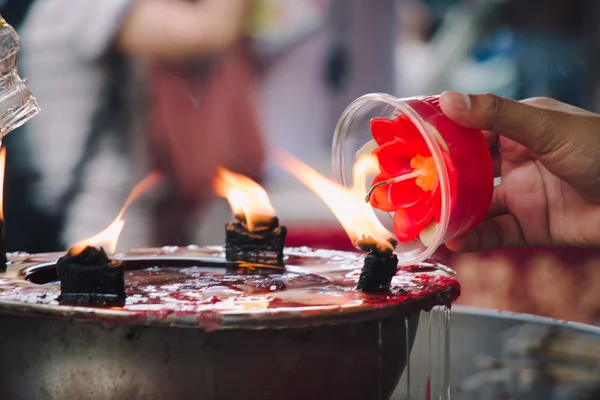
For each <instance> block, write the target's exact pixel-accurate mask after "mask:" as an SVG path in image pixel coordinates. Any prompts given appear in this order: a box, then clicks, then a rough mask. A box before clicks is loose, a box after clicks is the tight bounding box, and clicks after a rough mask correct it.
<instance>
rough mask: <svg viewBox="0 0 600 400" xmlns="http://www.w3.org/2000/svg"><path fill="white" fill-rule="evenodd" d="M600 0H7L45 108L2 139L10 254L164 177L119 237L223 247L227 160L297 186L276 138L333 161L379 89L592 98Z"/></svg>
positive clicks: (89, 223)
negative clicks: (361, 102) (351, 116)
mask: <svg viewBox="0 0 600 400" xmlns="http://www.w3.org/2000/svg"><path fill="white" fill-rule="evenodd" d="M596 8H597V6H596V5H595V4H594V1H586V0H556V1H554V2H552V6H551V7H550V6H548V4H547V2H546V1H543V0H528V1H526V2H524V1H518V0H378V1H376V2H373V1H367V0H311V1H308V0H256V1H252V0H198V1H185V0H101V1H100V0H85V1H81V0H0V12H2V14H3V15H4V16H5V18H6V19H7V20H8V21H9V22H10V23H11V24H13V25H14V26H15V27H16V28H17V30H18V31H19V34H20V36H21V38H22V46H23V47H22V54H21V57H20V68H21V71H22V75H23V76H25V77H27V78H28V79H29V83H30V85H31V87H32V88H33V90H34V92H35V94H36V97H37V99H38V101H39V103H40V106H41V107H42V113H41V114H40V115H39V116H37V117H36V118H34V119H33V120H32V121H31V122H29V123H28V124H27V125H26V126H25V127H24V128H22V129H20V131H18V132H15V133H12V134H11V135H9V136H8V137H7V139H6V145H7V147H8V149H9V151H8V166H7V168H8V169H7V176H6V190H5V192H4V193H5V196H6V199H5V210H6V211H5V214H6V219H7V235H6V236H7V241H8V247H9V250H26V251H30V252H43V251H55V250H60V249H64V248H66V247H67V246H68V245H69V244H71V243H74V242H76V241H78V240H81V239H83V238H86V237H89V236H91V235H93V234H95V233H97V232H98V231H100V230H102V229H103V228H104V227H105V226H107V225H108V224H109V223H110V221H112V219H114V217H115V216H116V215H117V213H118V211H119V209H120V208H121V206H122V205H123V203H124V201H125V198H126V197H127V194H128V192H129V191H130V190H131V188H132V187H133V186H134V185H135V183H136V182H137V181H138V180H139V179H141V178H142V177H143V176H144V175H146V174H148V173H149V172H150V171H153V170H156V169H160V170H161V171H163V172H164V173H165V175H166V177H167V179H166V182H165V184H164V185H162V186H161V188H160V190H158V191H155V192H153V193H152V194H151V195H149V196H144V197H143V198H142V199H140V201H138V202H137V203H136V204H135V205H134V206H133V207H132V208H131V209H130V210H129V211H128V212H127V214H126V216H125V219H126V221H127V225H126V229H125V231H124V232H123V236H122V240H121V242H120V246H119V247H120V248H127V247H139V246H153V245H185V244H189V243H198V244H216V243H219V242H220V241H221V236H220V235H221V234H222V230H223V229H222V226H223V224H224V222H225V221H226V220H227V219H228V218H229V216H230V211H229V209H228V207H227V205H226V204H224V203H223V202H222V201H220V200H218V199H215V197H214V195H213V191H212V185H211V182H212V178H213V175H214V173H215V170H216V168H217V167H218V166H223V167H226V168H229V169H231V170H234V171H237V172H240V173H243V174H245V175H248V176H250V177H252V178H254V179H256V180H257V181H259V182H262V183H264V184H266V185H270V186H271V187H275V188H276V187H278V185H279V186H285V184H286V178H285V177H284V176H281V175H279V174H278V173H277V171H276V170H275V169H274V168H272V166H271V165H270V163H269V149H270V147H271V146H274V145H276V146H279V147H283V148H286V149H288V150H291V151H292V152H293V153H294V154H295V155H297V156H299V157H300V158H303V159H304V160H306V161H307V162H309V163H310V164H313V165H329V159H328V158H329V148H330V143H331V137H332V135H333V129H334V126H335V122H336V120H337V117H338V116H339V114H340V113H341V111H342V110H343V108H344V107H345V106H346V105H347V104H348V103H350V102H351V101H352V100H353V99H354V98H356V97H358V96H360V95H362V94H365V93H368V92H375V91H379V92H388V93H392V94H395V95H398V96H411V95H419V94H428V93H440V92H442V91H443V90H446V89H456V90H463V91H469V92H481V91H491V92H495V93H498V94H502V95H505V96H508V97H512V98H524V97H531V96H552V97H556V98H558V99H560V100H562V101H566V102H569V103H572V104H575V105H580V106H584V107H588V108H594V107H595V105H596V103H595V102H594V98H595V95H596V94H595V88H596V86H597V85H596V76H594V75H593V74H592V73H591V71H593V70H594V68H593V66H594V64H595V62H596V61H595V54H596V53H598V51H597V49H598V47H597V43H596V38H597V37H598V35H597V34H596V33H597V32H596V31H595V30H596V29H597V28H596V25H597V23H596V22H597V18H595V17H596V16H597V15H600V14H598V13H597V10H596ZM295 201H296V202H297V204H296V203H294V200H293V199H292V203H293V204H289V207H291V208H296V207H297V208H298V209H301V210H303V211H302V212H303V213H306V212H307V211H306V209H305V208H302V204H301V203H302V200H300V199H299V198H296V200H295ZM308 212H310V210H309V211H308ZM304 217H305V218H310V216H309V215H306V214H305V215H304ZM31 227H35V229H34V231H32V229H31Z"/></svg>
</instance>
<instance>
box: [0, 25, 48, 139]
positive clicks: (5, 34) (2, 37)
mask: <svg viewBox="0 0 600 400" xmlns="http://www.w3.org/2000/svg"><path fill="white" fill-rule="evenodd" d="M20 48H21V40H20V38H19V35H18V34H17V32H16V31H15V30H14V29H13V27H12V26H11V25H9V24H8V23H7V22H6V21H5V20H4V18H2V16H0V139H1V138H3V137H4V136H6V135H7V134H8V133H10V132H11V131H13V130H15V129H17V128H18V127H20V126H21V125H23V124H25V123H26V122H27V121H29V120H30V119H31V118H33V117H34V116H35V115H37V114H38V113H39V111H40V107H39V106H38V104H37V101H36V99H35V97H33V93H32V91H31V89H30V88H29V87H28V86H27V84H26V81H25V80H24V79H22V78H21V77H20V76H19V70H18V67H17V58H18V53H19V50H20Z"/></svg>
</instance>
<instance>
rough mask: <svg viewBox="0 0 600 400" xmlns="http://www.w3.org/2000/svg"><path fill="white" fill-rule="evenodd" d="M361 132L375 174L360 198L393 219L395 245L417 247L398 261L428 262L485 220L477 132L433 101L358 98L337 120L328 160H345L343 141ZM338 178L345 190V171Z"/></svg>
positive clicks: (487, 189) (485, 166)
mask: <svg viewBox="0 0 600 400" xmlns="http://www.w3.org/2000/svg"><path fill="white" fill-rule="evenodd" d="M361 121H362V122H361ZM367 124H368V125H367ZM367 126H368V127H367ZM365 128H366V129H368V133H369V134H370V136H372V139H373V142H374V143H371V144H370V145H369V146H367V149H368V151H369V152H370V153H371V154H373V155H374V156H375V157H376V158H377V161H378V163H379V168H380V173H379V174H378V175H377V176H375V177H374V179H373V181H372V183H371V186H370V190H369V194H368V196H367V199H366V200H367V201H369V202H370V204H371V205H372V206H373V208H375V209H378V210H381V211H383V212H386V213H389V214H390V215H392V216H393V229H394V232H395V235H396V238H397V239H398V241H399V242H400V243H412V242H417V244H418V245H415V246H406V247H405V251H406V252H407V253H409V252H411V253H413V256H410V257H408V256H407V257H406V258H405V261H404V262H409V261H410V262H416V261H421V260H422V259H423V258H426V257H429V256H431V254H432V253H433V252H434V251H435V249H436V248H437V247H438V246H439V245H441V244H442V243H444V242H445V241H447V240H449V239H451V238H453V237H456V236H458V235H460V234H462V233H464V232H466V231H467V230H469V229H471V228H473V227H475V225H477V224H478V223H479V222H481V220H482V219H483V218H484V217H485V215H486V214H487V212H488V210H489V207H490V204H491V199H492V194H493V185H494V183H493V182H494V173H493V166H492V159H491V155H490V152H489V150H488V147H487V143H486V141H485V138H484V136H483V134H482V132H481V131H477V130H472V129H467V128H464V127H462V126H459V125H458V124H456V123H454V122H453V121H451V120H450V119H448V118H447V117H446V116H445V115H444V114H443V113H442V111H441V109H440V107H439V101H438V97H437V96H436V97H426V98H412V99H405V100H400V99H396V98H394V97H392V96H388V95H381V94H373V95H367V96H364V97H362V98H360V99H358V100H357V101H356V102H355V103H353V104H352V105H351V106H349V107H348V109H347V110H346V112H345V113H344V115H343V116H342V118H341V119H340V123H339V124H338V128H337V132H336V138H335V139H334V157H337V158H338V160H340V161H343V160H344V157H343V153H344V152H345V151H347V150H345V143H347V142H349V141H351V139H358V138H359V137H360V140H368V139H369V138H368V137H365V136H364V134H363V133H362V132H360V133H359V132H358V131H359V130H361V131H362V130H365ZM360 135H363V136H360ZM363 143H364V142H363ZM371 150H372V151H371ZM362 153H364V150H363V151H361V154H362ZM334 165H335V163H334ZM338 173H339V174H338V175H340V177H341V180H342V182H343V183H346V184H347V183H348V182H345V181H346V176H345V174H344V173H343V171H341V173H340V171H338ZM415 249H418V250H420V251H417V252H415V251H414V250H415ZM415 254H416V255H415Z"/></svg>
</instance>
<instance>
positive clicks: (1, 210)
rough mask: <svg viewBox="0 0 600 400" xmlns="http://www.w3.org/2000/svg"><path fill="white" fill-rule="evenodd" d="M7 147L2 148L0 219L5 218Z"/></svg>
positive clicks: (0, 151) (0, 152)
mask: <svg viewBox="0 0 600 400" xmlns="http://www.w3.org/2000/svg"><path fill="white" fill-rule="evenodd" d="M5 171H6V147H4V146H2V149H0V219H4V174H5V173H6V172H5Z"/></svg>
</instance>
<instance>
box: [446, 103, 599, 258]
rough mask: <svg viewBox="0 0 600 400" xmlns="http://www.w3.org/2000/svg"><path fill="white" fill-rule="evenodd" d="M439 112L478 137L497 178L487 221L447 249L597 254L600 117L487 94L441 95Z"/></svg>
mask: <svg viewBox="0 0 600 400" xmlns="http://www.w3.org/2000/svg"><path fill="white" fill-rule="evenodd" d="M440 105H441V107H442V110H443V112H444V113H445V114H446V115H447V116H448V117H449V118H450V119H452V120H454V121H455V122H457V123H458V124H460V125H463V126H465V127H468V128H475V129H482V130H483V131H484V134H485V135H486V137H487V139H488V143H489V144H490V150H491V151H492V155H493V158H494V164H495V170H496V176H500V177H501V183H500V185H499V186H497V187H496V188H495V191H494V197H493V201H492V206H491V209H490V212H489V214H488V216H487V218H486V219H485V220H484V221H483V222H482V223H481V224H480V225H479V226H477V227H476V228H475V229H473V230H471V231H469V232H467V233H466V234H464V235H463V236H461V237H459V238H455V239H452V240H451V241H449V242H448V243H446V246H447V247H448V248H449V249H451V250H453V251H462V252H471V251H481V250H489V249H494V248H501V247H517V246H559V245H560V246H579V247H600V115H598V114H594V113H591V112H589V111H585V110H582V109H580V108H577V107H573V106H570V105H567V104H564V103H561V102H559V101H556V100H553V99H548V98H533V99H527V100H523V101H521V102H516V101H512V100H509V99H506V98H502V97H498V96H494V95H490V94H481V95H462V94H459V93H455V92H446V93H444V94H442V96H441V98H440Z"/></svg>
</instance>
